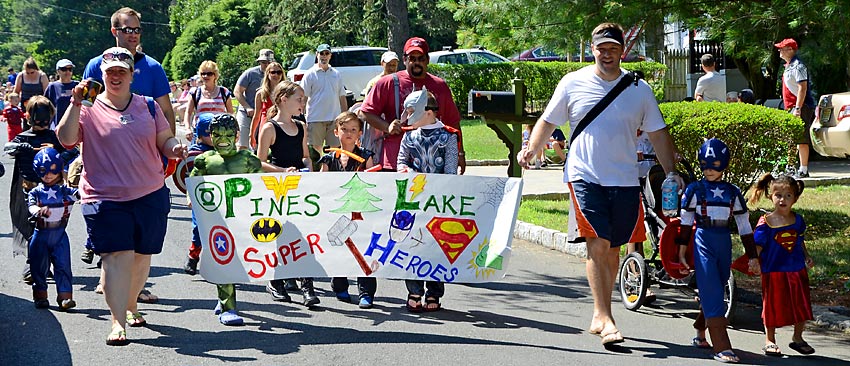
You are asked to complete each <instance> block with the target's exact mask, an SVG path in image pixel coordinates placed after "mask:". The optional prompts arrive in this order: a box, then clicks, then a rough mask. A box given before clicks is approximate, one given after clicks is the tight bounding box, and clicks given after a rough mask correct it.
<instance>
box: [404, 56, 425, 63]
mask: <svg viewBox="0 0 850 366" xmlns="http://www.w3.org/2000/svg"><path fill="white" fill-rule="evenodd" d="M407 61H410V62H425V61H428V56H425V55H422V56H407Z"/></svg>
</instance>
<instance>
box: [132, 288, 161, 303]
mask: <svg viewBox="0 0 850 366" xmlns="http://www.w3.org/2000/svg"><path fill="white" fill-rule="evenodd" d="M136 301H138V302H141V303H145V304H156V303H157V301H159V298H158V297H157V296H156V295H154V294H152V293H151V292H150V291H148V289H143V290H142V292H139V297H138V298H137V299H136Z"/></svg>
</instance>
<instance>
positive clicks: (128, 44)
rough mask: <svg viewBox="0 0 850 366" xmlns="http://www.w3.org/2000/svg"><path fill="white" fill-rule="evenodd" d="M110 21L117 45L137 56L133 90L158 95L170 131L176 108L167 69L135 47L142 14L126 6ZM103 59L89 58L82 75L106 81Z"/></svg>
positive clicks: (140, 29) (153, 96) (140, 33)
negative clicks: (169, 94)
mask: <svg viewBox="0 0 850 366" xmlns="http://www.w3.org/2000/svg"><path fill="white" fill-rule="evenodd" d="M111 22H112V35H113V36H115V41H116V45H117V46H118V47H124V48H126V49H127V50H129V51H130V52H131V53H132V54H133V57H134V59H135V60H134V61H135V63H134V71H133V83H132V84H130V91H132V92H133V93H135V94H139V95H144V96H148V97H151V98H154V99H156V102H157V103H158V104H159V107H160V108H161V109H162V112H163V113H164V114H165V118H166V119H168V123H169V124H170V125H171V132H172V133H174V132H175V131H174V109H173V108H172V107H171V99H170V97H169V96H168V93H170V92H171V88H170V87H169V85H168V77H167V76H166V75H165V70H163V69H162V65H160V63H159V62H157V61H156V60H154V59H153V57H150V56H148V55H145V54H144V53H141V52H137V51H136V46H138V45H139V44H140V43H141V38H142V27H141V24H142V23H141V22H142V15H141V14H139V12H137V11H135V10H133V9H131V8H127V7H124V8H121V9H118V10H117V11H115V13H113V14H112V18H111ZM101 60H102V56H97V57H95V58H93V59H91V60H89V63H88V65H86V70H85V72H84V73H83V79H87V78H93V79H95V80H98V81H100V82H101V83H102V82H103V74H102V73H101V71H100V63H101Z"/></svg>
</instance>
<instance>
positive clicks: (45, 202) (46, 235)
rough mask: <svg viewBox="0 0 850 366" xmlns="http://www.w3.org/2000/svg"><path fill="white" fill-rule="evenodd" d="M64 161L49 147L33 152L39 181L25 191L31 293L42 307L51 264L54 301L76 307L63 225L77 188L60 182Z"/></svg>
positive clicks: (75, 199) (75, 197) (66, 308)
mask: <svg viewBox="0 0 850 366" xmlns="http://www.w3.org/2000/svg"><path fill="white" fill-rule="evenodd" d="M64 165H65V164H64V161H63V160H62V158H61V157H60V156H59V152H58V151H57V150H56V149H54V148H52V147H44V148H42V149H41V150H39V151H38V152H37V153H36V154H35V158H34V159H33V162H32V166H33V169H34V170H35V172H36V174H38V175H39V176H40V177H41V183H40V184H39V185H37V186H36V187H35V188H33V189H32V190H30V191H29V193H28V194H27V197H28V198H27V204H28V209H29V213H30V215H31V220H32V221H34V222H35V232H34V233H33V235H32V239H31V240H30V242H29V253H28V260H29V263H30V268H31V271H32V278H33V284H32V296H33V301H34V302H35V307H36V308H39V309H45V308H47V307H48V306H50V303H49V302H48V300H47V271H48V270H49V269H50V265H51V264H52V265H53V271H54V276H53V277H54V279H55V280H56V292H57V298H56V302H57V304H58V305H59V309H60V310H63V311H65V310H68V309H71V308H73V307H74V306H76V305H77V304H76V303H75V302H74V296H73V288H72V287H71V284H72V275H71V245H70V243H69V241H68V234H67V233H65V227H66V226H67V225H68V216H69V215H70V214H71V207H72V205H73V204H74V202H76V201H77V200H78V199H79V195H78V194H77V190H76V189H73V188H69V187H67V186H65V185H64V184H62V167H63V166H64Z"/></svg>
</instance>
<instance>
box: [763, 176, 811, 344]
mask: <svg viewBox="0 0 850 366" xmlns="http://www.w3.org/2000/svg"><path fill="white" fill-rule="evenodd" d="M803 188H804V185H803V181H799V180H796V179H794V178H793V177H791V176H789V175H780V176H779V177H773V175H771V174H769V173H768V174H765V175H764V176H763V177H762V178H761V179H760V180H759V181H758V182H757V183H756V185H755V187H754V188H753V190H752V191H753V194H752V196H751V198H750V203H755V202H758V200H759V198H761V196H762V195H764V196H765V197H767V198H769V199H770V200H771V201H772V202H773V212H770V213H768V214H766V215H764V216H762V217H761V218H760V219H759V221H758V224H756V229H755V242H756V245H757V246H758V249H759V258H760V259H761V289H762V301H763V306H762V309H763V310H762V320H763V321H764V331H765V335H766V339H765V345H764V347H763V348H762V351H764V354H765V355H768V356H782V351H780V350H779V346H777V345H776V328H779V327H784V326H788V325H793V326H794V335H793V336H792V337H791V343H789V344H788V347H790V348H791V349H793V350H795V351H797V352H799V353H801V354H804V355H809V354H812V353H815V349H814V348H812V346H810V345H809V344H808V343H806V341H805V340H803V331H804V330H805V329H806V321H807V320H812V319H813V318H814V317H813V316H812V303H811V296H810V293H809V274H808V272H807V271H806V267H811V266H812V265H813V264H814V262H813V261H812V257H811V256H810V255H809V252H808V250H806V244H805V242H804V240H803V239H804V234H805V232H806V222H805V221H804V220H803V217H802V216H800V215H799V214H798V213H796V212H794V211H792V210H791V209H792V207H793V206H794V203H795V202H797V199H798V198H799V197H800V194H801V193H803Z"/></svg>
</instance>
